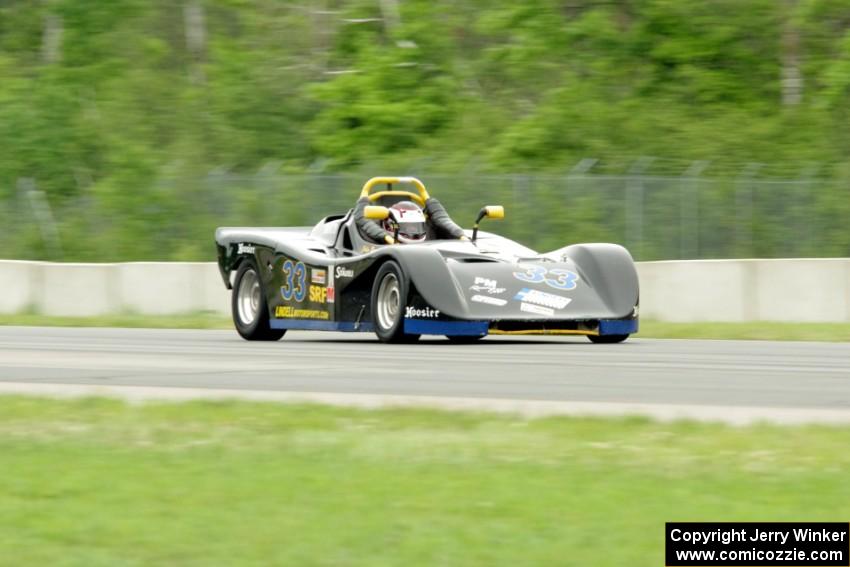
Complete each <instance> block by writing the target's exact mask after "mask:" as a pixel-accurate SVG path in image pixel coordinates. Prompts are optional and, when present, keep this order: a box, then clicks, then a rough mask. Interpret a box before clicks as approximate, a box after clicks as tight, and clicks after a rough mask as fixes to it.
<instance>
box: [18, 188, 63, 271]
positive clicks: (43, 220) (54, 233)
mask: <svg viewBox="0 0 850 567" xmlns="http://www.w3.org/2000/svg"><path fill="white" fill-rule="evenodd" d="M18 192H19V193H23V194H25V195H26V196H27V199H28V200H29V204H30V208H31V209H32V213H33V216H34V217H35V221H36V222H37V223H38V228H39V230H40V231H41V238H42V239H43V240H44V246H45V248H46V249H47V254H48V256H49V259H50V260H61V259H62V257H63V255H64V254H63V253H62V240H61V238H60V237H59V229H58V227H57V226H56V221H55V220H54V218H53V211H51V209H50V203H49V202H48V200H47V196H46V195H45V194H44V191H39V190H38V189H36V188H35V180H34V179H32V178H31V177H21V178H19V179H18Z"/></svg>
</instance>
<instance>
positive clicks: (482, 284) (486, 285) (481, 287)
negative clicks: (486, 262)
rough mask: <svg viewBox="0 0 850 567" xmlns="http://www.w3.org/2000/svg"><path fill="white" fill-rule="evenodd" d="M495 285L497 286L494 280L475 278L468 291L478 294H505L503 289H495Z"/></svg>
mask: <svg viewBox="0 0 850 567" xmlns="http://www.w3.org/2000/svg"><path fill="white" fill-rule="evenodd" d="M497 285H499V283H498V282H497V281H496V280H491V279H487V278H479V277H476V278H475V281H474V282H473V283H472V285H471V286H469V289H470V290H472V291H477V292H479V293H484V292H486V293H490V294H493V295H498V294H500V293H505V288H503V287H496V286H497Z"/></svg>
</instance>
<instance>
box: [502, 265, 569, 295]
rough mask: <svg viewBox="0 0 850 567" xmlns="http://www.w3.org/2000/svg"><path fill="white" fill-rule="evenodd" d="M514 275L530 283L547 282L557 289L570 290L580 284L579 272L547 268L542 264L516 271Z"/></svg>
mask: <svg viewBox="0 0 850 567" xmlns="http://www.w3.org/2000/svg"><path fill="white" fill-rule="evenodd" d="M514 277H515V278H516V279H518V280H522V281H524V282H528V283H545V284H546V285H548V286H549V287H554V288H555V289H564V290H570V289H575V288H576V286H577V285H578V283H577V282H578V274H577V273H575V272H571V271H570V270H562V269H560V268H556V269H554V270H547V269H546V268H544V267H542V266H530V267H528V268H526V269H525V271H524V272H514Z"/></svg>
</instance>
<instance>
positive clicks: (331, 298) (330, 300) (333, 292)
mask: <svg viewBox="0 0 850 567" xmlns="http://www.w3.org/2000/svg"><path fill="white" fill-rule="evenodd" d="M335 299H336V288H334V287H333V286H329V287H328V303H333V302H334V301H335Z"/></svg>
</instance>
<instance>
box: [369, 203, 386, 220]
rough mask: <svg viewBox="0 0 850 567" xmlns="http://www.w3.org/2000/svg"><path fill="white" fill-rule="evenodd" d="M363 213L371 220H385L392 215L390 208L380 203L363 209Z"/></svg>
mask: <svg viewBox="0 0 850 567" xmlns="http://www.w3.org/2000/svg"><path fill="white" fill-rule="evenodd" d="M363 215H364V216H365V217H366V218H367V219H371V220H384V219H385V218H387V217H388V216H390V210H389V209H388V208H386V207H381V206H378V205H369V206H367V207H366V208H365V209H363Z"/></svg>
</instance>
